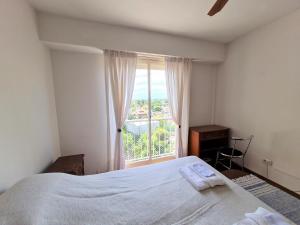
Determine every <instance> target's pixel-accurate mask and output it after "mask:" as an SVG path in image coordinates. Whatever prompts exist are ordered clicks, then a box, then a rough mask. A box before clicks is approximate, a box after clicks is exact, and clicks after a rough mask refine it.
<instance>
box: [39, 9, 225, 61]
mask: <svg viewBox="0 0 300 225" xmlns="http://www.w3.org/2000/svg"><path fill="white" fill-rule="evenodd" d="M39 34H40V38H41V40H42V41H47V42H53V43H62V44H71V45H80V46H88V47H96V48H98V49H115V50H126V51H136V52H145V53H154V54H163V55H174V56H184V57H190V58H196V59H199V60H201V61H204V62H221V61H223V60H224V51H225V48H224V45H223V44H220V43H215V42H209V41H202V40H199V39H191V38H184V37H179V36H174V35H167V34H161V33H157V32H149V31H144V30H139V29H132V28H126V27H120V26H111V25H106V24H101V23H96V22H88V21H84V20H78V19H68V18H64V17H61V16H56V15H50V14H43V13H40V14H39Z"/></svg>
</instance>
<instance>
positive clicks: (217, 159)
mask: <svg viewBox="0 0 300 225" xmlns="http://www.w3.org/2000/svg"><path fill="white" fill-rule="evenodd" d="M219 154H220V153H219V152H217V158H216V162H215V168H216V167H217V164H218V161H219Z"/></svg>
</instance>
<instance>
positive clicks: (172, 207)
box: [0, 156, 292, 225]
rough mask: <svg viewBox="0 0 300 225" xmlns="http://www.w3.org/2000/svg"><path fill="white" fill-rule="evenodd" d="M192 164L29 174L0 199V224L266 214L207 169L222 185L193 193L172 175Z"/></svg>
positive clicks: (150, 221) (91, 224)
mask: <svg viewBox="0 0 300 225" xmlns="http://www.w3.org/2000/svg"><path fill="white" fill-rule="evenodd" d="M195 162H202V163H204V162H203V161H202V160H200V159H199V158H197V157H192V156H191V157H185V158H181V159H176V160H172V161H168V162H164V163H159V164H154V165H150V166H145V167H140V168H133V169H126V170H120V171H113V172H108V173H103V174H97V175H88V176H73V175H68V174H61V173H51V174H38V175H34V176H31V177H29V178H26V179H24V180H22V181H20V182H19V183H17V184H16V185H15V186H13V187H12V188H11V189H9V190H8V191H7V192H5V193H4V194H2V195H1V197H0V224H1V225H125V224H127V225H163V224H164V225H166V224H173V225H175V224H178V225H184V224H189V225H217V224H220V225H222V224H224V225H231V224H233V223H235V222H237V221H239V220H241V219H243V218H244V214H245V213H246V212H253V211H255V210H256V209H257V207H259V206H261V207H264V208H266V209H269V210H271V211H272V209H270V208H269V207H268V206H267V205H265V204H264V203H263V202H261V201H260V200H259V199H257V198H256V197H254V196H253V195H251V194H250V193H248V192H247V191H245V190H244V189H242V188H241V187H239V186H238V185H236V184H234V183H233V182H232V181H231V180H229V179H227V178H226V177H224V176H223V175H222V174H220V173H219V172H218V171H216V170H214V168H212V167H211V168H212V169H213V170H214V171H215V172H216V173H218V174H219V175H220V176H222V177H223V179H224V180H225V182H226V185H224V186H219V187H214V188H211V189H207V190H205V191H201V192H197V191H196V190H195V189H194V188H193V187H192V186H191V185H190V184H189V183H188V182H187V181H186V180H185V179H184V178H183V177H182V176H181V175H180V173H179V171H178V170H179V168H180V167H182V166H185V165H188V164H190V163H195ZM207 166H209V165H207ZM291 224H292V223H291Z"/></svg>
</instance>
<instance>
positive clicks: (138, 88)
mask: <svg viewBox="0 0 300 225" xmlns="http://www.w3.org/2000/svg"><path fill="white" fill-rule="evenodd" d="M122 133H123V143H124V148H125V156H126V160H127V161H139V160H151V159H154V158H160V157H165V156H170V155H174V154H175V124H174V122H173V121H172V119H171V115H170V111H169V106H168V98H167V89H166V78H165V71H164V66H163V65H161V64H159V65H158V64H156V63H153V62H147V63H144V64H143V65H142V66H139V68H138V69H137V71H136V78H135V86H134V91H133V97H132V102H131V108H130V112H129V115H128V118H127V120H126V122H125V126H124V128H123V132H122Z"/></svg>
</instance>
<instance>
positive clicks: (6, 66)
mask: <svg viewBox="0 0 300 225" xmlns="http://www.w3.org/2000/svg"><path fill="white" fill-rule="evenodd" d="M0 31H1V35H0V49H1V51H0V124H1V125H0V154H1V157H0V178H1V179H0V192H1V191H3V190H5V189H6V188H8V187H9V186H11V185H13V184H14V183H15V182H17V181H18V180H20V179H21V178H23V177H26V176H29V175H31V174H34V173H38V172H40V171H41V170H43V169H44V168H45V167H46V166H47V165H48V164H49V163H50V162H51V161H52V159H53V158H55V157H57V156H58V155H59V144H58V132H57V121H56V112H55V101H54V95H53V86H52V85H53V83H52V71H51V62H50V56H49V52H48V50H47V49H45V48H44V47H43V45H42V44H41V43H40V41H39V38H38V34H37V30H36V24H35V14H34V12H33V10H32V9H31V8H30V7H29V5H28V4H27V3H26V1H23V0H1V1H0Z"/></svg>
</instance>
